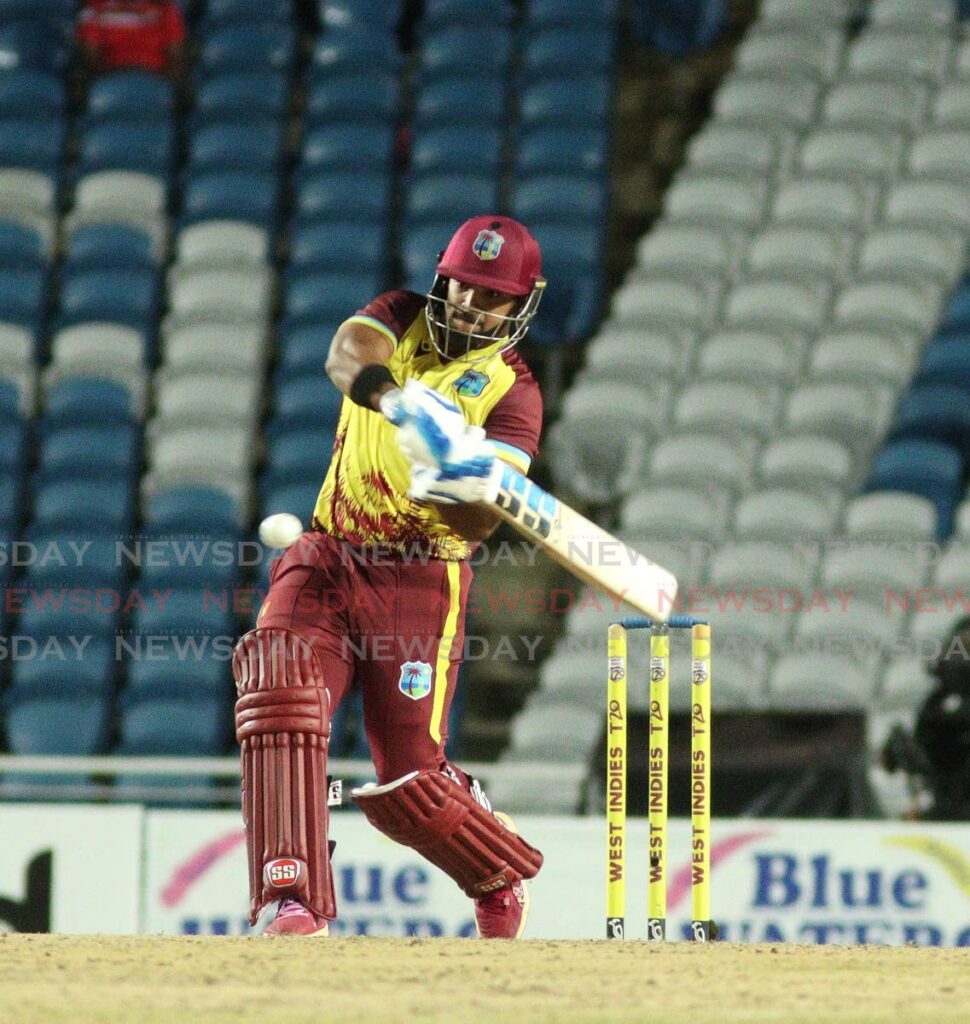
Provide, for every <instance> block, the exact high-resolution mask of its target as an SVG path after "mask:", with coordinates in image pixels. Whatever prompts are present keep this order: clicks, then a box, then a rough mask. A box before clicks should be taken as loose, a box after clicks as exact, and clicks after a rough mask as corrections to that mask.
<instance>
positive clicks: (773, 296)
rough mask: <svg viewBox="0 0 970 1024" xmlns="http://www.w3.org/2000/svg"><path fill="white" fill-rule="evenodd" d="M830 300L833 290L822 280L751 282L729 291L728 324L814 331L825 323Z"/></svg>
mask: <svg viewBox="0 0 970 1024" xmlns="http://www.w3.org/2000/svg"><path fill="white" fill-rule="evenodd" d="M830 301H831V289H830V288H829V287H828V286H826V285H824V284H822V283H819V282H815V283H814V284H803V283H801V282H799V281H791V280H785V279H776V280H773V281H750V282H747V283H741V284H737V285H735V286H734V288H733V289H732V291H731V292H729V293H728V297H727V300H726V302H725V308H724V324H725V326H728V327H747V328H752V329H757V328H766V329H768V330H771V329H776V330H791V331H802V332H805V333H811V332H813V331H817V330H819V329H820V328H821V326H822V324H823V323H824V322H825V320H826V317H827V316H828V311H829V303H830Z"/></svg>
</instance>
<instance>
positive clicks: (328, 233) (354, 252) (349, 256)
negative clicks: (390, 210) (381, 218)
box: [290, 218, 387, 279]
mask: <svg viewBox="0 0 970 1024" xmlns="http://www.w3.org/2000/svg"><path fill="white" fill-rule="evenodd" d="M386 235H387V230H386V227H385V225H384V224H382V223H380V222H378V223H373V224H366V223H357V222H355V221H343V222H341V221H338V220H332V219H329V218H328V219H327V220H326V221H323V222H316V223H312V224H304V225H298V226H297V227H296V228H295V230H294V231H293V233H292V235H291V237H290V264H291V265H292V266H294V267H303V268H305V269H311V268H314V269H317V270H321V271H329V270H337V271H348V270H356V269H360V270H365V271H370V272H371V273H374V274H377V275H378V276H379V277H380V278H381V279H383V277H384V275H385V273H386V271H387V238H386Z"/></svg>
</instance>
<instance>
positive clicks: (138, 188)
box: [72, 171, 166, 220]
mask: <svg viewBox="0 0 970 1024" xmlns="http://www.w3.org/2000/svg"><path fill="white" fill-rule="evenodd" d="M165 198H166V196H165V183H164V182H163V181H162V180H161V179H160V178H156V177H154V176H152V175H150V174H139V173H137V172H135V171H99V172H98V173H96V174H88V175H86V176H85V177H83V178H81V179H80V180H79V181H78V183H77V186H76V188H75V192H74V209H73V211H72V212H73V213H75V214H77V215H79V216H81V215H83V217H82V219H85V220H91V219H98V220H105V219H107V218H108V217H110V216H112V215H118V216H119V217H121V218H122V219H124V220H128V219H130V216H131V215H132V213H133V211H138V210H140V211H142V213H143V214H144V215H146V216H150V217H158V216H161V214H162V213H163V212H164V210H165ZM95 212H97V213H98V214H100V216H98V217H96V218H95V217H92V216H91V214H93V213H95Z"/></svg>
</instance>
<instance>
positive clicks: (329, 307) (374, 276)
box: [284, 267, 383, 322]
mask: <svg viewBox="0 0 970 1024" xmlns="http://www.w3.org/2000/svg"><path fill="white" fill-rule="evenodd" d="M292 270H293V272H292V273H290V274H288V275H287V280H286V284H285V296H284V308H285V310H286V313H287V314H288V315H289V316H291V317H313V318H314V319H317V320H327V319H332V318H333V317H339V320H338V322H342V321H343V320H345V319H346V318H347V317H348V316H351V315H352V314H353V313H354V312H355V311H356V310H358V309H360V308H361V307H362V306H364V305H365V304H366V303H368V302H369V301H370V300H371V299H372V298H373V297H374V296H375V295H377V294H378V293H379V292H380V291H381V284H382V281H383V275H381V274H379V273H378V272H377V271H376V269H375V270H371V271H369V272H368V271H358V272H356V273H340V272H334V271H323V270H321V269H319V268H313V269H304V268H301V267H294V268H292Z"/></svg>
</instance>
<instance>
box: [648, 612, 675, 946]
mask: <svg viewBox="0 0 970 1024" xmlns="http://www.w3.org/2000/svg"><path fill="white" fill-rule="evenodd" d="M669 718H670V636H669V634H668V633H667V631H666V630H664V629H658V630H655V631H654V632H652V633H651V634H650V737H649V747H648V750H649V759H650V771H649V793H648V796H647V806H648V809H649V825H650V829H649V838H648V840H647V856H648V858H649V868H648V870H649V875H648V881H649V884H648V887H647V938H648V939H651V940H653V941H656V942H660V941H662V940H663V939H664V938H666V935H667V792H668V781H667V778H668V772H669V769H668V762H669V754H668V743H667V739H668V735H669V733H668V724H667V723H668V720H669Z"/></svg>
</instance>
